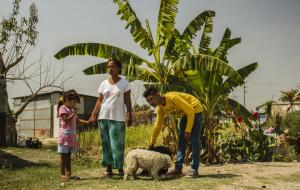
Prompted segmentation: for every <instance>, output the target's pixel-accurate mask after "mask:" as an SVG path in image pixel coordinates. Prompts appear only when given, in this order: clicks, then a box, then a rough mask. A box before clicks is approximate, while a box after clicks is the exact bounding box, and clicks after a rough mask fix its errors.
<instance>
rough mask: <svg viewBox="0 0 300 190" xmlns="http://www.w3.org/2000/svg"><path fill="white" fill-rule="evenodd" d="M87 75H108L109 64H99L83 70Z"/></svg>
mask: <svg viewBox="0 0 300 190" xmlns="http://www.w3.org/2000/svg"><path fill="white" fill-rule="evenodd" d="M83 73H84V74H86V75H95V74H104V73H107V62H102V63H98V64H96V65H93V66H91V67H88V68H86V69H84V70H83Z"/></svg>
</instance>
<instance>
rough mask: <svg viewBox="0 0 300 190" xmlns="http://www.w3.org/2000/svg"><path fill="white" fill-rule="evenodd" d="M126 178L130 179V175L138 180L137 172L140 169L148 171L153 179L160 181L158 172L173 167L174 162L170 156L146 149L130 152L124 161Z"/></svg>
mask: <svg viewBox="0 0 300 190" xmlns="http://www.w3.org/2000/svg"><path fill="white" fill-rule="evenodd" d="M124 164H125V167H124V178H123V180H127V179H128V175H129V174H132V176H133V178H134V179H136V172H137V170H138V169H139V168H142V169H144V170H148V171H149V172H150V174H151V175H152V177H153V179H155V180H157V179H158V171H159V170H160V169H168V168H169V167H171V166H172V160H171V158H170V156H169V155H166V154H162V153H159V152H154V151H150V150H145V149H133V150H132V151H130V152H129V153H128V154H127V155H126V158H125V161H124Z"/></svg>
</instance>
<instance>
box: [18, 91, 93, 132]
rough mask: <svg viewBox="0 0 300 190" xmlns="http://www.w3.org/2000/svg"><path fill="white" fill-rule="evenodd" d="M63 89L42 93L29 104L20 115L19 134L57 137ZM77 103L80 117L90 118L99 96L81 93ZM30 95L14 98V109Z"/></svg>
mask: <svg viewBox="0 0 300 190" xmlns="http://www.w3.org/2000/svg"><path fill="white" fill-rule="evenodd" d="M61 94H62V92H61V91H52V92H49V93H44V94H40V95H38V96H37V97H36V99H35V100H34V101H32V102H31V103H29V104H28V106H27V107H26V108H25V110H24V111H23V112H22V113H21V115H20V116H19V117H18V121H17V123H16V129H17V132H18V136H26V137H46V138H51V137H57V133H58V128H59V122H58V118H57V103H58V99H59V96H60V95H61ZM79 96H80V103H79V104H77V106H76V107H77V110H78V111H77V114H78V116H79V118H82V119H88V118H89V116H90V114H91V112H92V111H93V108H94V105H95V102H96V100H97V97H93V96H88V95H83V94H79ZM27 97H28V96H24V97H16V98H14V99H13V110H14V111H16V110H17V109H18V108H19V107H20V106H21V105H22V103H23V102H24V101H26V99H27Z"/></svg>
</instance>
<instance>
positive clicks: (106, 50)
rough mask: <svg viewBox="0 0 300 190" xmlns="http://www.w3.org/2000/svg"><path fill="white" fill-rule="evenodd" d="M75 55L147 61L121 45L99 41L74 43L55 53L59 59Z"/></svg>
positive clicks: (138, 61)
mask: <svg viewBox="0 0 300 190" xmlns="http://www.w3.org/2000/svg"><path fill="white" fill-rule="evenodd" d="M74 55H85V56H95V57H99V58H105V59H109V58H116V59H119V60H120V61H121V62H122V63H124V64H128V63H129V62H130V59H132V60H133V62H134V63H135V64H142V63H143V62H147V61H146V60H145V59H143V58H141V57H139V56H137V55H135V54H133V53H131V52H129V51H127V50H124V49H121V48H119V47H115V46H112V45H109V44H99V43H78V44H73V45H70V46H67V47H64V48H63V49H61V50H60V51H59V52H58V53H56V54H55V57H56V58H57V59H62V58H65V57H67V56H74Z"/></svg>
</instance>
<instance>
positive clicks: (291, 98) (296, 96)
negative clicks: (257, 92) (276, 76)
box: [279, 89, 300, 112]
mask: <svg viewBox="0 0 300 190" xmlns="http://www.w3.org/2000/svg"><path fill="white" fill-rule="evenodd" d="M279 100H281V101H282V102H288V103H289V107H288V109H287V110H286V111H287V112H288V111H289V110H290V109H291V110H292V111H293V106H294V104H295V102H298V101H300V92H299V90H298V89H290V90H287V91H281V96H280V98H279Z"/></svg>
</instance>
